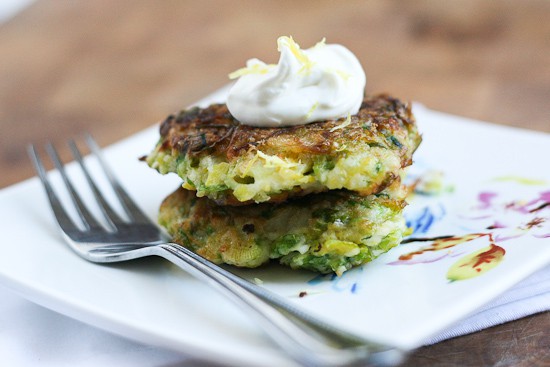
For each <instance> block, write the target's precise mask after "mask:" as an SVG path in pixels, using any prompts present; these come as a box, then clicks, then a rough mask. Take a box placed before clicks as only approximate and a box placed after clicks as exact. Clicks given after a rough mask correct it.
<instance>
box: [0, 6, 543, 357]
mask: <svg viewBox="0 0 550 367" xmlns="http://www.w3.org/2000/svg"><path fill="white" fill-rule="evenodd" d="M0 1H2V2H3V4H8V2H9V3H10V5H13V6H14V7H13V10H14V11H15V9H16V8H17V6H18V5H21V4H23V5H24V4H27V3H28V4H29V5H28V6H27V7H25V8H24V9H23V10H21V11H20V12H18V13H17V14H16V15H14V16H9V15H8V13H9V12H8V13H5V14H6V15H5V16H4V19H1V18H0V172H1V173H0V188H2V187H6V186H8V185H10V184H13V183H16V182H18V181H20V180H23V179H25V178H28V177H31V176H33V175H34V172H33V170H32V168H31V165H30V163H29V161H28V158H27V155H26V152H25V147H26V145H27V144H29V143H31V142H32V143H39V144H40V143H43V142H45V141H53V142H54V143H56V145H57V146H58V147H60V150H61V155H62V157H63V158H65V159H69V152H68V151H67V150H65V149H64V148H63V147H65V144H64V142H65V140H67V139H68V138H71V137H75V136H79V135H81V134H82V132H85V131H87V132H90V133H92V134H93V135H94V136H95V137H96V139H97V140H98V141H99V143H100V144H101V145H108V144H110V143H113V142H115V141H117V140H119V139H122V138H124V137H127V136H129V135H131V134H133V133H136V132H138V131H140V130H142V129H144V128H146V127H149V126H152V125H154V124H156V123H157V121H159V120H161V119H163V118H164V117H165V116H167V115H168V114H170V113H172V112H174V111H176V110H179V109H181V108H184V107H186V106H188V105H190V104H192V103H193V102H195V101H197V100H198V99H200V98H202V97H204V96H205V95H207V94H209V93H211V92H213V91H215V90H216V89H218V88H220V87H222V86H224V85H226V84H227V83H228V82H229V79H228V77H227V75H228V73H230V72H232V71H234V70H236V69H238V68H240V67H242V66H244V63H245V61H246V60H247V59H249V58H252V57H257V58H259V59H261V60H263V61H266V62H270V63H274V62H276V61H277V59H278V53H277V50H276V39H277V37H278V36H281V35H292V36H293V37H294V39H295V40H296V41H297V42H298V43H299V44H300V45H301V46H302V47H303V48H308V47H310V46H312V45H314V44H315V43H316V42H318V41H320V40H321V39H322V38H323V37H326V39H327V42H328V43H341V44H343V45H345V46H346V47H348V48H349V49H350V50H352V51H353V52H354V53H355V54H356V56H357V57H358V58H359V60H360V61H361V63H362V64H363V66H364V68H365V71H366V74H367V92H368V93H378V92H389V93H391V94H393V95H395V96H396V97H399V98H401V99H404V100H409V101H417V102H420V103H423V104H424V105H426V106H427V107H429V108H432V109H436V110H440V111H443V112H448V113H452V114H457V115H461V116H466V117H470V118H474V119H480V120H485V121H490V122H494V123H498V124H502V125H509V126H516V127H522V128H528V129H532V130H537V131H541V132H547V133H548V132H550V103H549V102H550V21H549V19H550V1H545V0H540V1H536V0H524V1H515V0H500V1H488V0H487V1H481V0H479V1H476V0H460V1H458V0H453V1H438V0H422V1H420V0H418V1H398V0H387V1H375V0H372V1H359V0H348V1H328V0H307V1H306V0H301V1H294V0H279V1H267V0H264V1H223V0H202V1H184V0H159V1H148V0H116V1H113V0H34V1H33V0H0ZM472 134H475V131H472ZM465 144H467V142H465ZM503 149H506V147H503ZM548 330H550V314H549V313H545V314H539V315H535V316H532V317H528V318H525V319H523V320H519V321H516V322H513V323H508V324H504V325H501V326H497V327H494V328H491V329H488V330H485V331H482V332H480V333H475V334H472V335H469V336H465V337H461V338H457V339H452V340H449V341H446V342H442V343H439V344H437V345H435V346H432V347H426V348H422V349H420V350H419V351H417V352H416V353H415V354H414V355H413V356H412V357H411V359H410V365H414V366H419V365H425V366H431V365H438V366H482V365H487V366H489V365H499V366H535V365H540V366H542V365H547V364H544V363H547V362H545V361H548V359H547V358H548V356H549V354H548V345H549V344H550V335H549V334H550V333H548Z"/></svg>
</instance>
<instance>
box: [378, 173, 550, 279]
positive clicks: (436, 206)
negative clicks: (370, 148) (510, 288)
mask: <svg viewBox="0 0 550 367" xmlns="http://www.w3.org/2000/svg"><path fill="white" fill-rule="evenodd" d="M408 185H409V186H410V188H411V192H412V195H411V199H410V202H411V205H410V207H409V209H408V211H407V212H406V219H407V225H408V226H409V228H410V229H411V231H412V234H411V235H410V236H409V237H408V238H406V239H405V240H404V241H403V244H402V246H412V245H407V244H412V243H416V244H418V243H423V245H421V246H420V247H419V248H416V249H414V250H411V251H410V252H407V253H405V254H402V255H400V256H399V257H398V259H396V260H395V261H391V262H389V263H388V265H393V266H396V265H415V264H429V263H433V262H437V261H440V260H442V259H445V258H449V257H456V258H457V260H456V261H455V262H454V263H453V264H452V265H451V266H450V268H449V269H448V272H447V274H446V277H447V279H448V280H450V281H459V280H466V279H471V278H474V277H477V276H479V275H482V274H484V273H486V272H487V271H490V270H491V269H493V268H495V267H496V266H498V265H499V264H500V263H501V262H502V261H503V260H504V259H505V256H506V246H507V241H509V240H511V239H516V238H519V237H522V236H533V237H534V238H538V239H545V238H550V188H549V185H548V183H547V182H545V181H540V180H536V179H531V178H525V177H515V176H506V177H497V178H494V179H492V180H489V181H487V182H485V183H483V184H482V185H480V187H481V189H480V190H479V191H477V192H474V193H472V195H467V196H471V197H472V200H465V203H461V205H464V206H463V207H461V206H457V205H456V203H454V205H453V210H450V209H449V207H450V206H451V203H452V200H451V199H452V196H453V188H452V186H451V185H448V184H444V175H443V174H442V173H441V172H430V171H427V172H425V173H423V174H421V175H411V177H410V179H409V182H408ZM455 201H456V198H455ZM436 227H438V228H436ZM442 228H444V229H445V230H447V231H452V232H448V233H444V234H440V235H435V236H434V235H433V234H434V233H439V232H440V231H441V230H442ZM424 243H425V244H424ZM510 243H511V242H510ZM480 246H482V247H481V248H480Z"/></svg>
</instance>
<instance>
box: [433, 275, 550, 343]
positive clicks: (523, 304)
mask: <svg viewBox="0 0 550 367" xmlns="http://www.w3.org/2000/svg"><path fill="white" fill-rule="evenodd" d="M549 310H550V266H547V267H546V268H544V269H542V270H540V271H539V272H537V273H535V274H533V275H531V276H530V277H529V278H527V279H525V280H524V281H522V282H521V283H518V284H517V285H516V286H515V287H513V288H511V289H510V290H508V291H507V292H506V293H504V294H503V295H502V296H500V297H498V298H497V299H495V300H494V301H492V302H491V303H489V304H487V305H486V306H485V307H483V308H481V309H479V310H478V311H477V312H476V313H475V314H473V315H471V316H470V317H468V318H466V319H464V320H462V321H461V322H459V323H458V324H456V325H455V326H453V327H451V328H450V329H448V330H446V331H445V332H443V333H441V334H439V335H437V336H436V337H434V338H432V339H431V340H429V341H428V342H427V343H426V345H429V344H434V343H437V342H440V341H442V340H445V339H450V338H454V337H456V336H460V335H466V334H470V333H473V332H475V331H479V330H482V329H485V328H488V327H491V326H495V325H499V324H503V323H505V322H508V321H512V320H517V319H520V318H522V317H525V316H529V315H533V314H536V313H539V312H544V311H549Z"/></svg>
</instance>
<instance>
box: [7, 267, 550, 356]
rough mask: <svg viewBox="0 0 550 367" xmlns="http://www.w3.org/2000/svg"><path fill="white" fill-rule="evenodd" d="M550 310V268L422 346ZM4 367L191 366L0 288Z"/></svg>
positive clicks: (155, 349) (171, 354) (161, 351)
mask: <svg viewBox="0 0 550 367" xmlns="http://www.w3.org/2000/svg"><path fill="white" fill-rule="evenodd" d="M548 310H550V266H548V267H546V268H545V269H543V270H541V271H539V272H538V273H535V274H533V275H532V276H531V277H529V278H527V279H525V280H524V281H522V282H521V283H519V284H517V285H516V286H515V287H514V288H512V289H510V290H509V291H508V292H506V293H505V294H503V295H502V296H501V297H499V298H497V299H495V300H494V301H493V302H491V303H490V304H488V305H486V306H485V307H484V308H482V309H480V310H479V311H478V312H477V313H476V314H474V315H472V316H470V317H469V318H467V319H465V320H463V321H462V322H460V323H458V324H457V325H455V326H454V327H452V328H450V329H449V330H446V331H445V332H443V333H441V334H440V335H438V336H437V337H435V338H433V339H431V340H430V341H428V342H427V343H426V344H433V343H437V342H439V341H441V340H444V339H448V338H452V337H456V336H459V335H464V334H468V333H472V332H475V331H478V330H482V329H484V328H487V327H490V326H494V325H498V324H501V323H504V322H507V321H512V320H516V319H519V318H521V317H525V316H528V315H532V314H535V313H538V312H543V311H548ZM0 359H1V360H2V364H3V365H5V366H36V365H40V366H56V367H57V366H59V367H62V366H75V365H78V366H98V365H101V366H121V367H124V366H132V367H139V366H174V365H178V366H181V367H185V366H197V365H203V366H204V365H205V364H204V363H200V362H198V361H196V360H193V359H190V358H188V357H186V356H185V355H184V354H180V353H177V352H173V351H169V350H165V349H162V348H157V347H154V346H148V345H144V344H141V343H137V342H133V341H130V340H127V339H125V338H122V337H119V336H116V335H113V334H110V333H108V332H105V331H102V330H99V329H96V328H95V327H92V326H88V325H86V324H83V323H81V322H79V321H76V320H73V319H70V318H68V317H66V316H63V315H61V314H58V313H56V312H53V311H50V310H48V309H46V308H43V307H41V306H38V305H35V304H33V303H31V302H29V301H27V300H25V299H23V298H21V297H19V296H17V295H15V294H14V293H12V292H11V291H9V290H8V289H6V288H3V287H2V286H0Z"/></svg>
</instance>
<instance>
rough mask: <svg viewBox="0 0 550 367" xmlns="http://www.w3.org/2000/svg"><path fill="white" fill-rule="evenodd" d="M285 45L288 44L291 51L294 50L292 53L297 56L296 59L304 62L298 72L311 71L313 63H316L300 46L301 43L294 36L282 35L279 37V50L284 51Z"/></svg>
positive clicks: (301, 62)
mask: <svg viewBox="0 0 550 367" xmlns="http://www.w3.org/2000/svg"><path fill="white" fill-rule="evenodd" d="M283 46H287V47H288V49H289V50H290V52H292V54H293V55H294V57H295V58H296V60H298V62H299V63H300V64H302V67H301V68H300V70H298V74H301V73H307V72H309V71H310V70H311V68H312V67H313V65H315V63H314V62H313V61H311V59H310V58H309V57H308V56H307V55H306V54H305V52H304V51H303V50H302V49H301V48H300V45H299V44H298V43H296V41H294V39H293V38H292V36H290V37H287V36H282V37H279V39H277V49H278V50H279V52H281V51H282V49H283Z"/></svg>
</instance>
